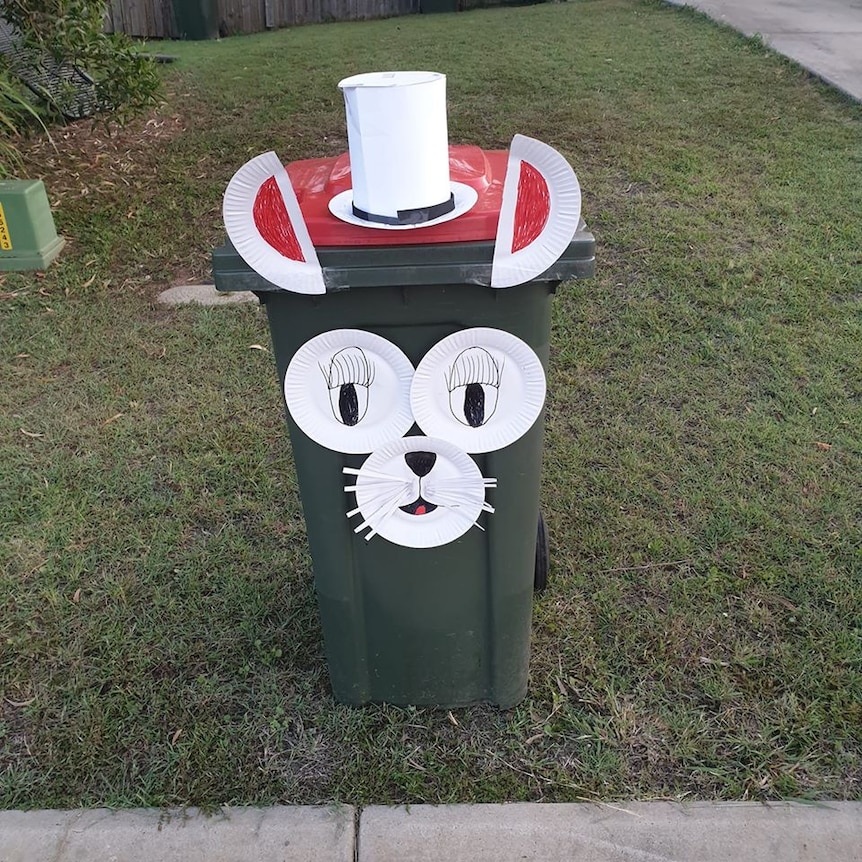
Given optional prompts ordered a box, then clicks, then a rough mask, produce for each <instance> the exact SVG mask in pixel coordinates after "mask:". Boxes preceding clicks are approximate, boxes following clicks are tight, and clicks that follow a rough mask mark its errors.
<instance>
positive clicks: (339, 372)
mask: <svg viewBox="0 0 862 862" xmlns="http://www.w3.org/2000/svg"><path fill="white" fill-rule="evenodd" d="M320 370H321V371H322V372H323V376H324V377H325V378H326V385H327V386H328V387H329V388H330V389H337V388H338V387H339V386H348V385H349V384H351V383H352V384H354V385H356V386H371V384H372V383H373V382H374V375H375V372H376V369H375V367H374V363H373V362H371V360H369V359H368V357H367V356H366V355H365V353H364V352H363V350H362V348H360V347H345V348H343V349H342V350H339V351H338V353H336V354H335V355H334V356H333V357H332V359H331V360H330V361H329V368H328V369H326V368H324V367H323V366H321V367H320Z"/></svg>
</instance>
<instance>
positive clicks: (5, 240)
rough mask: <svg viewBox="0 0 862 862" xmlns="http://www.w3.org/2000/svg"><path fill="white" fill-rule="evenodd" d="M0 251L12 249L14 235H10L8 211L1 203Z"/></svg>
mask: <svg viewBox="0 0 862 862" xmlns="http://www.w3.org/2000/svg"><path fill="white" fill-rule="evenodd" d="M0 251H12V237H10V236H9V226H8V225H7V224H6V213H4V212H3V204H2V203H0Z"/></svg>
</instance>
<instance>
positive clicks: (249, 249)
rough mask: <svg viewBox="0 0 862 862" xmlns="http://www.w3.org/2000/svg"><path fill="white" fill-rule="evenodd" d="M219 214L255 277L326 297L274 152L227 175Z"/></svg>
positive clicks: (311, 248) (293, 198) (287, 180)
mask: <svg viewBox="0 0 862 862" xmlns="http://www.w3.org/2000/svg"><path fill="white" fill-rule="evenodd" d="M222 214H223V216H224V224H225V228H226V229H227V235H228V236H229V237H230V241H231V242H232V243H233V244H234V247H235V248H236V250H237V251H238V252H239V254H240V256H241V257H242V259H243V260H244V261H245V262H246V263H247V264H248V265H249V266H250V267H251V268H252V269H253V270H254V271H255V272H256V273H258V274H259V275H262V276H263V277H264V278H265V279H266V280H267V281H271V282H272V283H273V284H274V285H276V286H277V287H281V288H283V289H284V290H290V291H293V292H294V293H326V286H325V284H324V282H323V270H322V269H321V267H320V263H319V262H318V260H317V253H316V252H315V250H314V245H313V244H312V242H311V237H310V236H309V235H308V228H307V227H306V225H305V219H303V217H302V212H301V211H300V209H299V202H298V201H297V199H296V194H295V193H294V191H293V186H292V185H291V184H290V178H289V177H288V175H287V171H286V170H285V169H284V165H282V163H281V160H280V159H279V158H278V156H277V155H276V154H275V153H272V152H269V153H263V155H260V156H256V157H255V158H253V159H252V160H251V161H249V162H246V163H245V164H244V165H243V166H242V167H241V168H240V169H239V170H238V171H237V172H236V173H235V174H234V175H233V177H232V178H231V181H230V182H229V183H228V186H227V191H226V192H225V195H224V205H223V207H222Z"/></svg>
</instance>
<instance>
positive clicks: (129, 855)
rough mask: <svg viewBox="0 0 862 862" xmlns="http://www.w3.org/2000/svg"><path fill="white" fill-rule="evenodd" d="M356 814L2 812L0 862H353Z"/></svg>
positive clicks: (292, 810) (286, 809)
mask: <svg viewBox="0 0 862 862" xmlns="http://www.w3.org/2000/svg"><path fill="white" fill-rule="evenodd" d="M353 858H354V810H353V808H351V807H349V806H332V807H325V808H312V807H299V806H296V807H293V806H281V807H276V808H232V809H228V810H225V811H222V812H221V813H218V814H214V815H212V816H207V815H204V814H201V813H200V812H198V811H196V810H195V809H189V810H188V811H185V812H179V811H177V812H173V813H171V812H163V811H153V810H141V809H139V810H130V811H120V812H112V811H109V810H107V809H104V808H101V809H91V810H88V811H0V862H47V860H51V862H168V860H170V862H317V860H321V862H323V860H326V862H353Z"/></svg>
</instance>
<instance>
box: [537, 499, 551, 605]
mask: <svg viewBox="0 0 862 862" xmlns="http://www.w3.org/2000/svg"><path fill="white" fill-rule="evenodd" d="M550 562H551V549H550V547H549V545H548V528H547V527H546V526H545V519H544V518H543V517H542V513H541V512H539V529H538V532H537V534H536V568H535V570H534V572H533V592H534V593H541V592H543V591H544V589H545V587H547V586H548V569H549V568H550Z"/></svg>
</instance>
